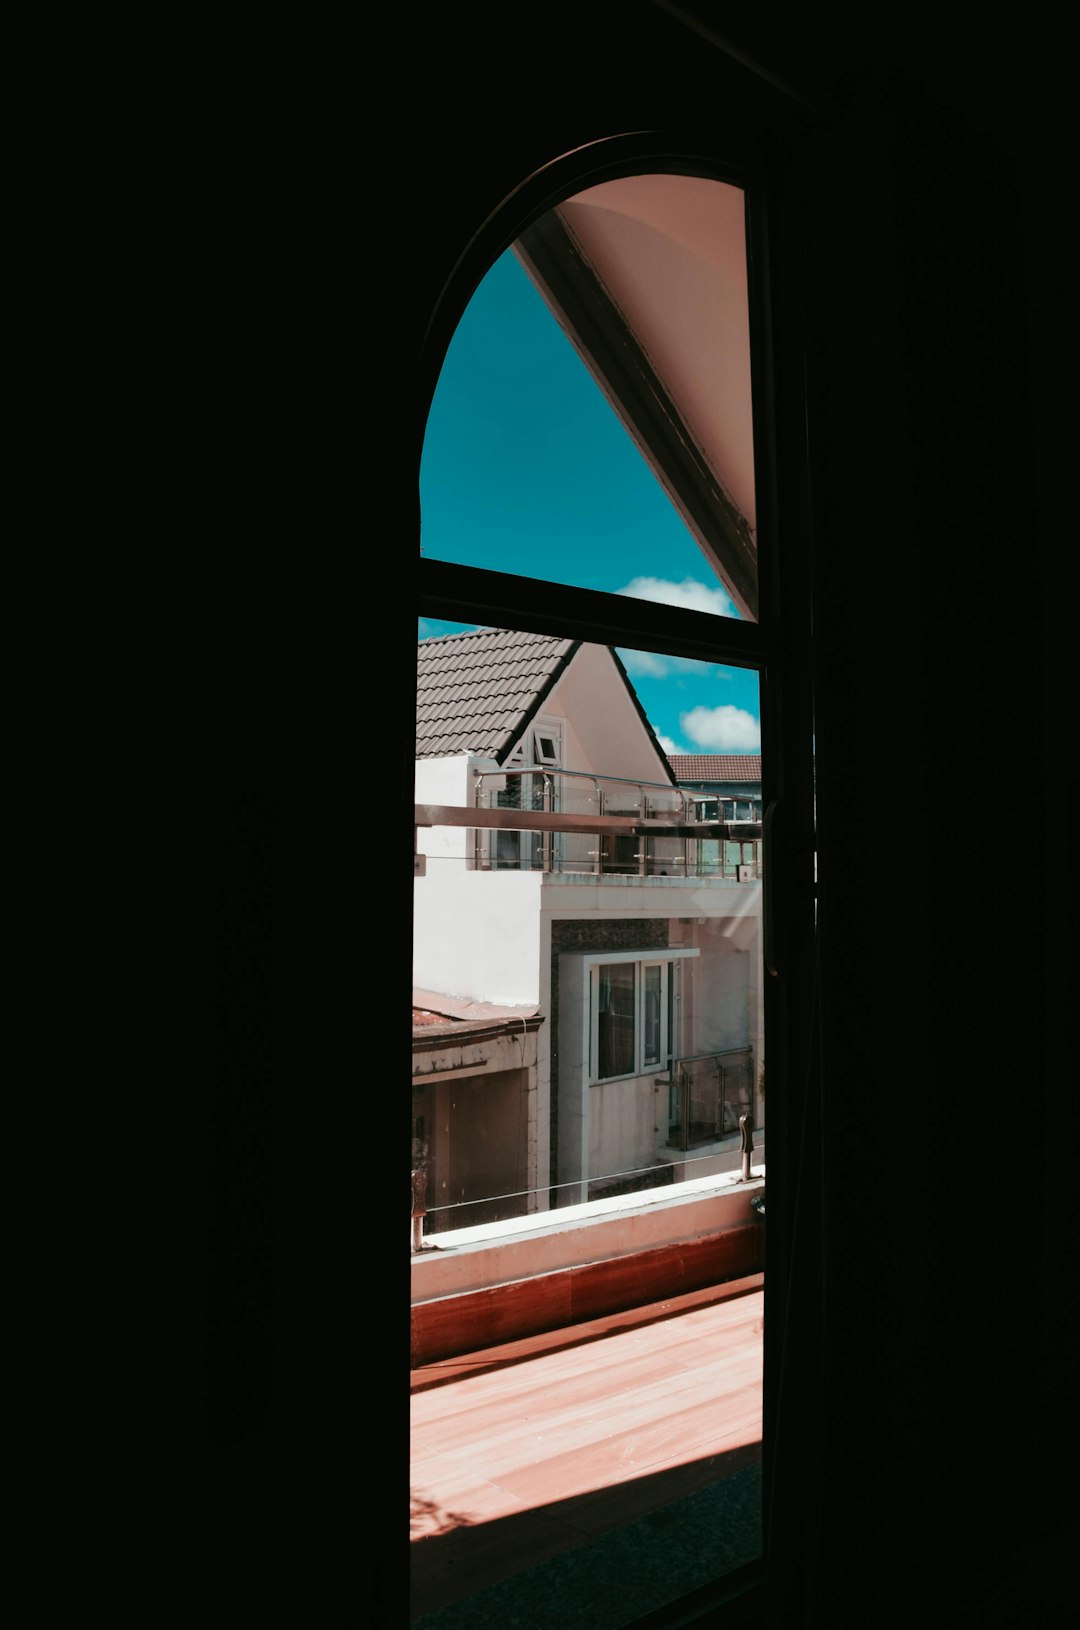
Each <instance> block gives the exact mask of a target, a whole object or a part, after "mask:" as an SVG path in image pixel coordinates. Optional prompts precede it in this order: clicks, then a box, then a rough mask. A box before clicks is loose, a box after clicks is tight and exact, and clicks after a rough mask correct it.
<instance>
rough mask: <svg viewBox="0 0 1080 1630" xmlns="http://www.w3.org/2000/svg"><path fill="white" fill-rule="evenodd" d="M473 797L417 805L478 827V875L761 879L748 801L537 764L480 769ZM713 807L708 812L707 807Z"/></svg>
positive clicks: (427, 814)
mask: <svg viewBox="0 0 1080 1630" xmlns="http://www.w3.org/2000/svg"><path fill="white" fill-rule="evenodd" d="M473 779H474V783H475V786H474V803H473V808H472V810H469V809H468V808H466V807H460V806H458V807H455V806H445V805H443V806H433V805H419V804H418V805H417V809H416V820H417V824H418V825H424V826H462V825H464V826H468V827H472V828H474V833H473V840H472V843H473V848H472V855H471V860H470V864H471V866H472V868H473V869H474V870H476V871H532V872H541V873H544V874H547V875H549V876H558V877H567V878H574V877H584V878H589V879H595V878H614V877H623V878H634V879H644V878H661V877H662V878H665V879H667V880H669V881H671V880H674V879H677V878H691V879H694V880H696V881H701V880H704V879H715V880H718V881H727V882H733V883H751V882H760V880H761V878H762V876H763V862H762V829H761V823H760V821H758V820H756V819H748V818H738V817H739V816H740V812H745V811H748V810H749V808H750V807H751V804H750V803H749V802H748V800H746V799H735V798H715V797H712V798H708V799H703V798H702V797H701V796H700V795H699V794H694V793H690V792H684V791H682V790H681V789H680V788H677V787H673V786H671V785H670V784H669V783H664V782H648V781H631V780H626V779H623V778H621V777H618V776H602V775H594V774H592V773H591V772H585V771H575V770H552V769H546V768H537V767H536V766H534V765H533V766H529V765H526V766H522V767H517V768H505V767H504V768H501V769H498V770H494V769H491V770H484V769H477V770H474V771H473ZM705 810H708V812H709V813H708V814H707V815H706V814H705V813H704V811H705Z"/></svg>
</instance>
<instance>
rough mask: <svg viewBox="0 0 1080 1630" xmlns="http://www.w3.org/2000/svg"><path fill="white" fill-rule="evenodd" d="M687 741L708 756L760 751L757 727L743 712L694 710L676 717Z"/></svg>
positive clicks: (758, 728) (755, 722)
mask: <svg viewBox="0 0 1080 1630" xmlns="http://www.w3.org/2000/svg"><path fill="white" fill-rule="evenodd" d="M679 723H680V724H681V725H682V727H683V729H684V730H685V731H686V734H687V735H688V736H689V737H690V740H691V741H693V742H696V743H697V745H698V747H699V748H702V749H704V750H705V751H706V752H710V753H756V752H758V751H760V748H761V724H760V721H759V720H757V719H755V718H754V715H753V714H752V713H747V711H746V709H745V708H741V707H731V706H730V705H725V706H724V707H695V708H691V709H690V712H689V713H681V714H680V715H679Z"/></svg>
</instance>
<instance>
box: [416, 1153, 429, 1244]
mask: <svg viewBox="0 0 1080 1630" xmlns="http://www.w3.org/2000/svg"><path fill="white" fill-rule="evenodd" d="M427 1177H428V1174H427V1161H426V1160H425V1159H423V1158H422V1157H421V1159H420V1161H419V1164H418V1165H416V1166H414V1167H413V1169H412V1248H413V1250H414V1251H422V1250H423V1249H424V1218H425V1217H426V1216H427V1205H426V1203H425V1202H426V1199H427Z"/></svg>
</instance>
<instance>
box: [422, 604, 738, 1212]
mask: <svg viewBox="0 0 1080 1630" xmlns="http://www.w3.org/2000/svg"><path fill="white" fill-rule="evenodd" d="M417 682H418V689H417V712H416V794H415V796H416V823H417V824H416V863H415V870H416V879H415V884H414V894H413V899H414V925H413V927H414V953H413V985H414V988H415V991H419V992H422V993H423V994H422V997H420V998H417V997H416V996H415V994H414V1009H422V1010H423V1011H424V1012H425V1013H426V1014H428V1015H430V1014H431V1013H441V1014H442V1015H443V1017H445V1018H446V1019H450V1020H454V1021H456V1022H457V1023H458V1024H461V1023H462V1022H463V1021H465V1020H468V1019H469V1018H470V1017H474V1016H475V1015H476V1014H477V1013H482V1014H483V1017H484V1019H485V1022H487V1023H488V1024H489V1025H490V1027H491V1034H490V1035H489V1037H488V1038H487V1041H485V1038H484V1034H483V1030H482V1029H481V1030H480V1031H477V1030H476V1029H475V1028H474V1029H473V1030H472V1032H471V1033H470V1035H469V1038H468V1040H469V1047H468V1048H467V1049H466V1050H464V1051H463V1052H462V1053H461V1056H460V1058H455V1059H446V1058H444V1059H440V1060H437V1061H436V1062H438V1063H439V1065H440V1068H441V1069H442V1070H443V1071H444V1072H445V1071H446V1070H449V1071H451V1072H452V1073H451V1074H450V1075H445V1073H444V1075H443V1079H444V1080H445V1081H456V1082H458V1083H459V1086H458V1088H456V1089H454V1090H453V1091H451V1092H450V1093H449V1094H447V1095H444V1098H445V1102H444V1103H443V1106H442V1108H441V1110H440V1111H439V1112H438V1113H437V1114H434V1115H433V1105H432V1102H431V1099H430V1096H429V1097H428V1098H427V1099H426V1100H425V1101H424V1103H423V1104H421V1103H420V1101H419V1100H418V1098H417V1096H416V1093H415V1091H414V1110H413V1116H414V1133H415V1134H416V1135H417V1137H418V1138H419V1140H420V1142H421V1143H423V1144H424V1145H425V1146H426V1150H427V1158H428V1161H429V1170H428V1182H427V1187H426V1202H427V1207H428V1216H429V1227H430V1228H431V1229H432V1230H433V1231H437V1230H438V1229H439V1228H446V1227H453V1226H456V1225H458V1224H459V1223H460V1225H461V1226H466V1225H468V1224H469V1223H471V1222H474V1221H476V1220H477V1213H476V1212H471V1211H470V1205H469V1202H478V1201H481V1200H484V1201H489V1200H490V1198H491V1194H492V1188H494V1190H495V1192H496V1193H497V1194H500V1196H501V1199H500V1203H501V1205H502V1207H503V1210H502V1212H501V1213H500V1214H502V1215H512V1214H521V1213H522V1212H525V1211H535V1210H543V1209H546V1208H547V1207H549V1206H558V1205H568V1204H577V1203H580V1202H582V1201H586V1200H592V1199H597V1198H603V1197H607V1196H611V1195H613V1194H617V1193H620V1192H627V1191H629V1190H633V1189H637V1188H641V1187H646V1186H649V1185H652V1184H656V1183H662V1182H668V1181H675V1180H678V1179H680V1178H683V1177H690V1176H697V1175H706V1174H707V1173H708V1172H710V1171H718V1170H725V1169H728V1168H729V1167H731V1166H733V1165H737V1164H738V1162H739V1158H740V1151H741V1148H742V1141H741V1136H740V1126H739V1116H740V1115H742V1114H744V1113H745V1112H746V1111H748V1110H752V1111H753V1114H754V1118H755V1121H756V1123H757V1125H758V1127H759V1128H760V1126H761V1122H762V1113H761V1103H760V1100H759V1099H758V1097H757V1094H756V1091H755V1089H756V1086H757V1083H758V1082H759V1080H760V1079H761V1075H762V1070H763V1065H764V1058H763V1050H762V1036H763V1013H762V988H761V986H762V975H761V949H760V925H761V907H760V903H761V882H760V877H759V875H758V868H757V867H756V866H752V865H744V866H740V867H738V868H737V870H736V869H734V868H723V867H718V866H717V863H716V853H717V838H718V836H719V837H723V836H724V830H723V829H722V828H721V827H720V826H718V824H717V823H716V822H715V821H713V822H711V823H710V822H703V821H702V820H701V819H700V818H699V812H698V810H697V808H696V807H695V803H694V799H693V797H692V796H691V795H690V794H688V793H686V792H685V791H683V790H682V789H680V788H679V786H678V785H677V784H676V782H675V779H674V776H673V774H672V771H671V768H670V765H669V763H668V760H667V758H666V756H665V754H664V752H663V750H662V749H661V747H660V745H659V743H658V741H657V739H656V737H655V735H654V733H653V731H652V728H651V726H650V725H649V723H648V720H647V719H646V717H645V715H644V713H643V711H642V709H641V706H640V703H639V702H638V699H637V696H636V694H635V692H634V688H633V685H632V684H631V682H630V680H629V678H628V676H627V673H626V670H625V668H624V667H623V665H622V663H621V662H620V660H619V658H618V656H617V654H616V653H615V652H614V651H613V650H611V649H610V648H609V647H607V646H599V645H588V644H583V643H582V642H580V641H575V640H568V639H560V638H556V637H553V636H547V635H540V634H530V633H520V632H509V631H505V630H497V629H484V630H480V631H478V632H474V633H466V634H454V635H448V636H442V637H438V638H434V639H427V640H422V641H420V643H419V645H418V650H417ZM725 871H726V872H728V873H729V875H725ZM733 871H734V872H735V875H730V873H732V872H733ZM515 1049H516V1050H515ZM496 1055H497V1056H496ZM431 1057H432V1039H431V1037H430V1035H427V1036H418V1035H417V1031H416V1030H414V1087H415V1085H416V1084H417V1083H418V1082H419V1084H420V1086H421V1087H423V1086H424V1085H425V1082H424V1079H423V1077H424V1075H425V1072H426V1073H427V1074H428V1077H429V1080H430V1081H431V1084H432V1085H434V1084H435V1082H434V1079H433V1078H431V1076H430V1071H431V1068H432V1063H431ZM482 1060H486V1062H482ZM485 1072H487V1073H485ZM496 1075H497V1077H498V1097H497V1098H496V1097H495V1096H492V1097H491V1098H490V1106H491V1111H492V1114H491V1117H490V1120H489V1118H488V1117H487V1116H486V1113H485V1104H486V1103H487V1101H488V1100H487V1099H485V1096H484V1094H485V1088H484V1087H483V1086H482V1082H483V1081H485V1080H488V1079H490V1081H491V1082H492V1087H491V1092H492V1093H494V1092H495V1090H496V1089H495V1085H494V1083H495V1078H496ZM466 1082H468V1083H469V1085H468V1088H466V1086H465V1083H466ZM496 1120H497V1122H498V1124H499V1126H500V1128H501V1132H500V1137H501V1139H502V1140H503V1141H504V1144H505V1147H504V1152H503V1159H502V1160H501V1161H500V1162H493V1159H492V1139H491V1136H490V1124H494V1122H495V1121H496ZM483 1126H486V1127H487V1128H488V1130H487V1133H486V1135H483V1136H481V1132H480V1129H481V1127H483ZM436 1134H437V1135H436ZM758 1138H759V1142H760V1132H759V1134H758ZM481 1152H482V1160H481V1158H480V1156H481ZM481 1164H482V1166H483V1175H482V1176H481V1173H480V1171H479V1169H478V1168H479V1165H481ZM500 1184H505V1187H503V1188H501V1189H500ZM482 1190H483V1192H481V1191H482ZM484 1215H491V1211H490V1208H489V1209H488V1210H487V1211H486V1212H485V1213H484Z"/></svg>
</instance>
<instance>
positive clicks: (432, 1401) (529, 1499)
mask: <svg viewBox="0 0 1080 1630" xmlns="http://www.w3.org/2000/svg"><path fill="white" fill-rule="evenodd" d="M763 1295H764V1291H763V1276H762V1275H761V1274H755V1275H753V1276H751V1277H750V1278H747V1279H741V1280H738V1281H734V1282H732V1283H730V1284H727V1285H721V1286H717V1287H714V1288H712V1289H710V1290H704V1291H697V1292H693V1293H690V1294H688V1295H685V1296H681V1297H678V1298H676V1299H673V1300H671V1301H669V1302H663V1303H657V1304H653V1305H652V1306H651V1307H648V1308H637V1309H635V1310H633V1311H632V1312H629V1313H620V1314H616V1315H612V1316H610V1317H608V1318H605V1319H598V1320H596V1321H594V1322H593V1323H592V1324H589V1325H579V1326H576V1327H574V1328H573V1329H571V1330H563V1331H557V1332H553V1333H551V1334H549V1335H547V1336H540V1337H532V1338H530V1339H528V1340H524V1341H517V1342H511V1343H507V1344H505V1345H504V1346H501V1347H497V1348H491V1349H489V1350H488V1351H487V1352H485V1353H475V1354H470V1355H468V1356H466V1357H462V1358H456V1359H447V1360H443V1361H442V1362H441V1363H438V1364H431V1365H428V1366H426V1367H424V1368H422V1369H417V1370H415V1371H414V1372H413V1376H412V1400H411V1444H410V1485H411V1519H410V1527H411V1539H412V1544H411V1547H410V1557H411V1567H410V1576H411V1600H410V1618H417V1617H419V1616H420V1615H422V1614H426V1613H431V1612H436V1611H438V1610H440V1609H442V1608H444V1607H446V1606H448V1605H449V1604H451V1603H453V1602H457V1601H460V1600H462V1599H463V1598H464V1597H466V1596H471V1595H473V1594H475V1593H476V1592H477V1591H480V1590H483V1589H485V1588H486V1587H487V1586H489V1585H491V1584H494V1583H496V1582H498V1581H500V1580H503V1579H507V1578H510V1577H512V1576H513V1575H514V1574H517V1573H519V1572H521V1571H522V1570H523V1569H525V1568H530V1567H533V1566H534V1565H535V1564H537V1563H539V1562H542V1561H545V1560H547V1559H549V1558H552V1557H555V1556H558V1555H559V1554H561V1553H563V1552H566V1551H569V1550H571V1549H573V1548H574V1547H577V1546H580V1545H583V1544H585V1543H587V1542H588V1541H589V1540H591V1539H594V1538H595V1537H596V1536H598V1535H600V1534H603V1533H605V1532H608V1531H610V1530H612V1529H615V1528H619V1527H621V1526H623V1525H624V1524H626V1523H629V1522H632V1521H634V1520H635V1519H637V1518H639V1517H641V1516H642V1515H644V1514H645V1513H648V1512H652V1511H656V1510H657V1509H659V1508H661V1507H663V1506H666V1505H669V1504H670V1503H671V1502H673V1501H676V1500H679V1499H680V1498H682V1497H683V1496H685V1495H688V1494H692V1493H695V1492H696V1491H698V1490H701V1489H703V1488H705V1487H706V1486H707V1485H709V1484H714V1483H716V1481H717V1480H718V1479H720V1478H723V1477H725V1476H726V1475H728V1474H729V1473H731V1472H735V1471H738V1470H741V1469H742V1468H743V1467H745V1466H747V1465H748V1464H750V1463H752V1462H753V1461H755V1460H757V1459H758V1458H759V1457H760V1451H761V1377H762V1329H763V1324H762V1320H763Z"/></svg>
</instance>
